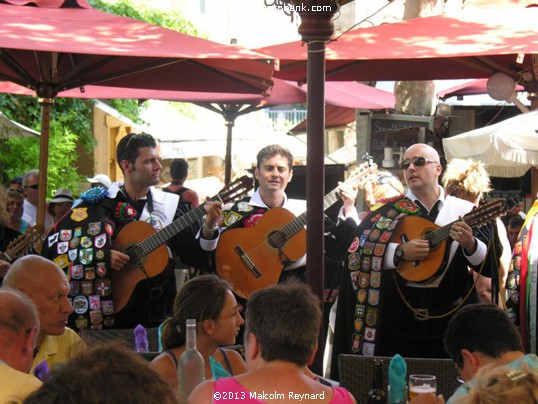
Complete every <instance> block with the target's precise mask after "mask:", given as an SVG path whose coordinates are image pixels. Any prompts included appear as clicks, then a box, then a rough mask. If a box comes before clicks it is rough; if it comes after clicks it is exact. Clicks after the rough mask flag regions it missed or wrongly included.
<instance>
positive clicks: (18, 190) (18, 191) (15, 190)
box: [7, 188, 22, 194]
mask: <svg viewBox="0 0 538 404" xmlns="http://www.w3.org/2000/svg"><path fill="white" fill-rule="evenodd" d="M7 192H17V193H19V194H22V191H21V190H20V189H18V188H8V189H7Z"/></svg>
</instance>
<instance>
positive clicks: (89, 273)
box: [84, 267, 95, 281]
mask: <svg viewBox="0 0 538 404" xmlns="http://www.w3.org/2000/svg"><path fill="white" fill-rule="evenodd" d="M84 279H86V280H88V281H92V280H94V279H95V268H94V267H87V268H86V269H84Z"/></svg>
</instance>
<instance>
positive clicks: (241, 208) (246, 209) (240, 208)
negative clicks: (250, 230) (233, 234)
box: [237, 202, 254, 212]
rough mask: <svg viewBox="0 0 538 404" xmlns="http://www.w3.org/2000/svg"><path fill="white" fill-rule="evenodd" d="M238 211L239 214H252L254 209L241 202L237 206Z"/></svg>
mask: <svg viewBox="0 0 538 404" xmlns="http://www.w3.org/2000/svg"><path fill="white" fill-rule="evenodd" d="M237 210H238V211H239V212H250V211H252V210H254V207H253V206H250V205H249V204H248V202H239V203H238V204H237Z"/></svg>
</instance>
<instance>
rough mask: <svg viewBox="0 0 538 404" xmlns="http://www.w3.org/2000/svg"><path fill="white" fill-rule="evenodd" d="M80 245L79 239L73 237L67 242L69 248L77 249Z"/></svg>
mask: <svg viewBox="0 0 538 404" xmlns="http://www.w3.org/2000/svg"><path fill="white" fill-rule="evenodd" d="M79 245H80V237H73V239H72V240H71V241H70V242H69V248H71V249H73V248H77V247H78V246H79Z"/></svg>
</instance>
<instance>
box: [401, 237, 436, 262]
mask: <svg viewBox="0 0 538 404" xmlns="http://www.w3.org/2000/svg"><path fill="white" fill-rule="evenodd" d="M402 248H403V251H404V257H405V258H404V260H405V261H423V260H425V259H426V257H427V256H428V253H429V252H430V243H429V241H428V240H422V239H415V240H411V241H408V242H407V243H405V244H402Z"/></svg>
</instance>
